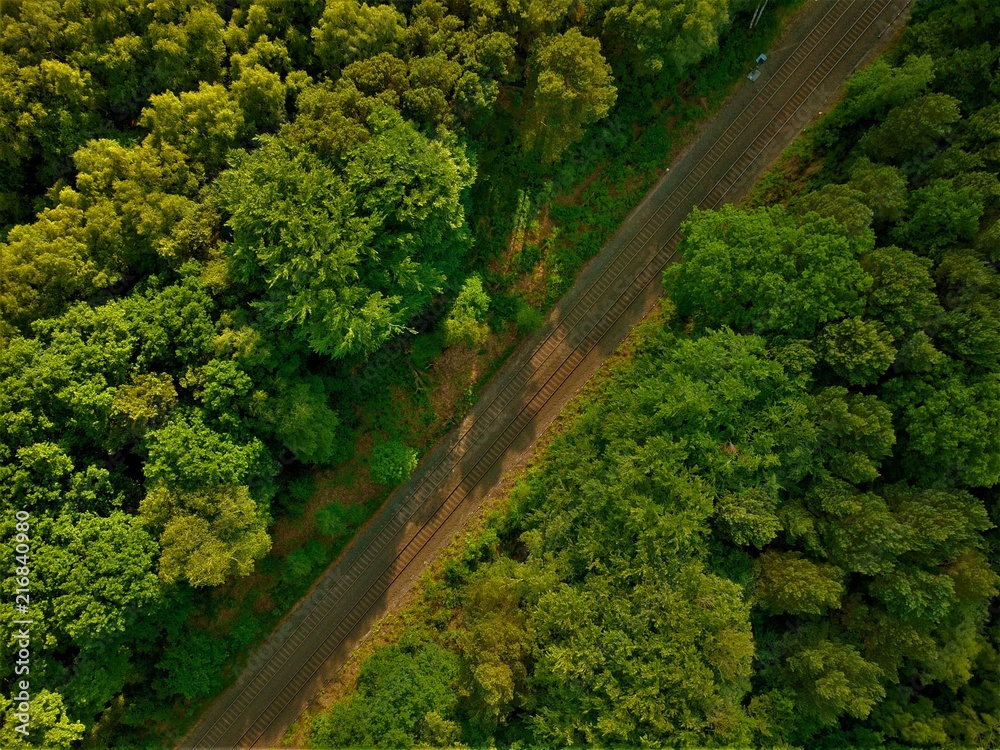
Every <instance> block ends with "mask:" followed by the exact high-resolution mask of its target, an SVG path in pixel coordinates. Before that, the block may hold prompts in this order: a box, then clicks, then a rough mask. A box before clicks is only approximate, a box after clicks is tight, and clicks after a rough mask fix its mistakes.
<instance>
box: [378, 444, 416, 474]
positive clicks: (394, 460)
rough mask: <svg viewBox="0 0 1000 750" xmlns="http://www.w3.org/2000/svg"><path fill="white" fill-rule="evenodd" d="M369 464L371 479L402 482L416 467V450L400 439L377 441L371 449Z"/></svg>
mask: <svg viewBox="0 0 1000 750" xmlns="http://www.w3.org/2000/svg"><path fill="white" fill-rule="evenodd" d="M369 466H370V467H371V472H372V479H374V480H375V481H376V482H378V483H379V484H388V485H390V486H395V485H397V484H402V483H403V482H405V481H406V480H407V479H409V477H410V474H412V473H413V470H414V469H416V468H417V452H416V451H415V450H413V448H410V447H409V446H407V445H405V444H404V443H403V441H401V440H396V439H393V440H386V441H384V442H379V443H377V444H376V445H375V448H374V449H373V450H372V457H371V461H370V463H369Z"/></svg>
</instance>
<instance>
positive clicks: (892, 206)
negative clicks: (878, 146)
mask: <svg viewBox="0 0 1000 750" xmlns="http://www.w3.org/2000/svg"><path fill="white" fill-rule="evenodd" d="M847 185H848V187H851V188H853V189H855V190H857V191H859V192H860V193H861V200H862V201H863V202H864V203H865V205H867V206H868V207H869V208H870V209H871V210H872V212H873V215H874V219H875V222H876V223H878V224H879V225H884V224H887V223H892V222H896V221H899V220H900V219H901V218H902V216H903V213H904V212H905V211H906V195H907V189H906V188H907V185H906V177H905V176H903V174H902V172H900V171H899V170H898V169H897V168H895V167H891V166H888V165H882V164H875V163H873V162H872V161H870V160H869V159H868V158H866V157H861V158H860V159H858V160H857V161H856V162H854V165H853V166H852V167H851V180H850V182H848V183H847Z"/></svg>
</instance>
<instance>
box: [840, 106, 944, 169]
mask: <svg viewBox="0 0 1000 750" xmlns="http://www.w3.org/2000/svg"><path fill="white" fill-rule="evenodd" d="M959 104H960V102H959V101H958V99H956V98H955V97H953V96H948V95H947V94H927V95H926V96H922V97H920V98H919V99H914V100H913V101H912V102H909V103H907V104H904V105H902V106H899V107H896V108H895V109H893V110H892V111H891V112H889V114H888V116H887V117H886V118H885V120H884V121H883V122H882V124H881V125H879V126H878V127H875V128H872V129H871V130H869V131H868V132H867V133H865V135H864V137H862V139H861V141H860V142H859V143H858V146H859V148H860V149H861V150H862V151H863V152H864V153H866V154H867V155H868V156H869V157H873V158H875V159H878V160H880V161H889V162H895V163H897V164H901V163H903V162H906V161H908V160H910V159H920V158H925V157H926V156H927V155H928V153H931V152H933V150H934V148H935V146H936V143H937V141H938V140H939V139H941V138H944V137H946V136H948V135H950V133H951V130H952V125H954V124H955V123H956V122H958V121H959V120H960V119H961V117H962V115H961V112H960V111H959Z"/></svg>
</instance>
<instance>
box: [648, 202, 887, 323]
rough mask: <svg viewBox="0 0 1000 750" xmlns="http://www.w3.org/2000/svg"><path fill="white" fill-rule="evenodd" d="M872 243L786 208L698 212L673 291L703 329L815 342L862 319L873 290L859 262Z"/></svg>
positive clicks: (687, 231) (670, 280)
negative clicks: (827, 327)
mask: <svg viewBox="0 0 1000 750" xmlns="http://www.w3.org/2000/svg"><path fill="white" fill-rule="evenodd" d="M871 249H872V241H871V238H870V236H867V235H861V236H858V237H851V236H849V235H848V234H847V232H846V230H844V229H843V228H841V227H840V226H839V225H838V224H836V223H835V222H834V221H833V220H831V219H823V218H820V217H818V216H816V215H815V214H807V215H806V216H805V217H803V218H801V219H799V220H796V219H795V218H793V217H791V216H789V215H788V213H787V212H786V211H785V210H784V209H783V208H782V207H780V206H778V207H774V208H769V209H762V210H759V211H755V212H745V211H739V210H737V209H735V208H733V207H729V206H726V207H723V208H722V209H721V210H719V211H697V210H696V211H693V212H692V213H691V215H690V217H689V218H688V220H687V222H686V223H685V224H684V239H683V240H682V242H681V246H680V250H681V252H682V253H683V255H684V259H685V262H684V263H683V264H681V265H679V266H675V267H674V268H675V270H674V271H672V272H671V273H670V274H669V275H668V277H667V280H666V282H665V283H667V284H668V285H669V288H670V289H671V291H672V294H673V298H674V300H675V302H676V303H677V312H678V314H679V315H681V316H683V317H690V316H693V317H695V319H696V322H697V324H698V325H699V326H704V327H715V326H723V325H726V326H731V327H732V328H734V329H736V330H737V331H741V332H753V333H761V334H769V335H775V334H784V335H786V336H789V337H792V338H799V337H810V338H811V337H813V336H815V334H816V331H817V330H818V329H819V327H820V326H821V325H823V324H824V323H827V322H835V321H838V320H840V319H842V318H844V317H846V316H849V315H856V314H857V313H859V312H860V310H861V307H862V304H863V302H862V300H863V295H864V294H865V293H866V292H867V291H868V289H869V288H870V287H871V285H872V279H871V277H870V276H869V275H868V274H866V273H865V272H864V269H862V267H861V265H860V264H859V262H858V257H859V256H860V255H861V254H862V253H864V252H867V251H870V250H871Z"/></svg>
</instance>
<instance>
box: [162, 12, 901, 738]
mask: <svg viewBox="0 0 1000 750" xmlns="http://www.w3.org/2000/svg"><path fill="white" fill-rule="evenodd" d="M823 2H824V3H825V5H824V6H823V7H822V9H821V10H820V12H819V15H818V16H817V17H816V18H815V19H813V24H814V25H813V26H812V27H811V29H810V30H809V32H808V35H807V36H806V37H805V39H804V40H802V42H801V43H799V44H796V45H795V47H794V48H793V50H792V51H791V52H790V54H789V56H788V57H787V59H784V60H772V61H769V63H768V64H771V65H772V68H771V69H770V71H769V72H770V75H769V76H768V75H765V76H762V77H761V78H760V79H758V81H757V82H756V84H754V86H755V87H756V88H755V89H754V90H753V91H752V93H751V94H749V95H748V96H744V97H743V98H742V99H740V98H739V97H737V100H736V101H734V104H738V105H739V106H741V107H742V110H741V111H740V112H739V113H738V114H737V115H736V116H735V117H734V118H732V119H731V121H730V122H729V124H728V126H727V127H725V128H724V129H722V130H721V131H720V132H719V133H717V134H716V133H713V132H712V130H711V128H710V129H709V132H708V134H707V135H706V137H712V136H715V140H714V141H711V145H710V147H708V149H707V151H705V153H703V154H700V155H693V154H688V157H692V158H687V157H685V159H682V160H681V162H680V163H679V164H678V166H677V168H675V170H674V172H673V173H671V174H670V175H668V177H669V181H670V182H672V183H673V184H674V185H676V187H675V188H674V189H673V190H671V191H670V192H669V194H668V195H667V197H666V198H665V200H662V201H661V202H659V203H658V204H657V205H656V206H655V207H653V208H652V210H651V212H648V214H649V215H648V216H646V217H642V215H641V213H640V212H639V210H638V209H637V212H636V215H638V216H639V219H638V221H636V222H634V223H635V226H631V225H630V223H629V222H626V225H625V228H623V230H622V231H621V232H620V233H619V235H618V236H617V237H616V240H617V242H615V241H612V242H611V243H609V247H608V248H607V249H606V250H605V251H604V252H603V253H602V257H599V258H598V259H597V260H596V261H595V264H594V266H593V267H592V268H591V269H588V272H585V273H584V274H583V275H582V277H581V279H580V280H579V281H578V282H577V285H576V287H575V288H574V290H573V291H571V292H570V294H568V295H567V298H566V299H565V300H564V301H563V302H562V303H560V305H558V306H557V308H556V310H554V311H553V315H552V316H550V320H549V322H548V323H547V324H546V326H545V327H544V328H543V329H542V331H541V332H540V333H539V335H538V336H536V337H535V339H534V340H533V342H532V343H530V344H528V345H527V346H526V347H524V348H523V349H522V352H521V353H520V354H519V355H515V356H514V357H513V358H512V359H511V361H510V362H508V363H507V365H506V366H505V367H504V368H503V369H502V370H501V371H500V373H498V375H497V377H496V378H495V379H494V381H493V383H491V385H490V387H489V388H487V390H486V391H484V393H483V396H482V398H481V400H480V402H479V403H478V404H477V405H476V407H475V408H474V410H473V414H472V416H471V418H470V419H468V420H466V422H465V423H464V424H463V426H460V427H459V428H456V430H455V431H453V433H452V434H451V435H449V436H448V438H446V440H445V441H444V443H443V445H442V446H440V447H439V448H438V449H436V450H435V451H433V452H432V453H431V454H430V455H428V457H427V458H425V460H424V462H423V464H422V465H421V467H420V469H418V472H417V474H416V475H415V477H414V478H413V479H411V481H410V482H408V483H407V484H406V485H404V486H403V487H402V488H400V490H398V491H397V493H396V495H395V496H394V497H393V499H391V500H390V502H389V503H387V505H386V507H385V508H383V511H382V513H381V515H380V516H379V518H378V519H377V520H376V521H375V522H374V523H373V525H372V526H371V527H370V528H369V529H368V530H366V532H365V533H363V534H362V536H361V538H359V540H358V542H357V543H356V545H355V548H354V549H353V550H352V551H351V553H349V554H348V555H347V556H345V558H344V559H343V560H342V561H341V562H340V563H339V564H338V565H337V566H335V567H334V568H333V569H332V570H331V571H328V572H327V574H326V578H325V580H324V581H323V582H321V583H320V584H319V585H318V586H317V588H316V589H315V590H314V592H313V593H312V594H311V595H310V596H309V597H307V599H306V600H304V601H303V602H302V603H301V604H300V606H299V607H298V611H297V612H296V613H295V615H293V616H292V617H290V618H289V620H288V621H286V623H285V624H284V625H283V626H282V627H281V628H279V630H278V631H277V632H276V634H275V635H273V636H272V638H271V639H270V640H269V642H268V643H267V644H265V647H264V648H263V649H262V651H261V653H260V654H258V657H257V658H256V659H254V660H252V661H251V663H250V664H249V665H248V666H247V669H246V670H245V671H244V674H243V675H241V676H240V678H239V679H238V680H237V681H236V683H235V684H234V685H233V686H231V687H230V689H229V690H227V691H226V692H225V693H223V695H222V696H220V698H219V699H218V700H217V701H216V703H215V704H213V706H211V707H210V708H209V709H208V711H207V712H206V714H205V715H204V716H203V717H202V719H201V721H200V722H199V724H198V725H196V726H195V727H194V729H193V730H192V731H191V732H190V733H189V735H188V736H187V737H186V738H185V739H184V740H183V741H182V743H181V746H182V747H190V748H215V747H220V748H222V747H225V748H236V747H251V746H263V747H267V746H269V743H271V744H273V743H274V742H275V741H276V740H277V738H279V737H280V736H281V734H282V733H283V731H284V729H285V728H286V727H287V725H288V724H289V723H290V720H293V719H294V718H295V717H296V716H297V715H298V713H299V711H300V710H301V708H302V707H303V706H304V705H306V704H307V703H308V702H309V701H310V700H311V699H312V698H313V697H314V695H315V693H316V691H317V690H318V687H319V686H321V685H322V682H323V678H324V676H325V677H329V676H330V675H331V674H333V673H334V672H335V671H336V669H337V668H338V667H339V665H340V664H342V663H343V661H344V657H345V655H346V652H347V651H349V647H350V645H351V643H352V641H356V640H357V639H358V637H359V636H361V635H363V634H364V630H365V626H366V624H370V622H371V620H372V618H373V616H376V615H378V614H379V613H380V610H379V604H380V603H381V602H384V600H385V598H386V596H387V594H388V592H389V591H390V589H391V588H392V587H393V585H394V584H396V583H397V582H399V581H400V580H401V578H403V577H405V576H407V575H409V574H411V573H412V566H414V564H415V562H416V561H418V560H419V559H420V558H421V553H424V552H425V550H428V548H429V545H430V543H431V541H432V539H435V536H436V535H437V534H438V532H439V531H441V530H442V528H443V527H445V526H446V524H448V522H449V521H450V520H452V518H453V516H454V515H455V514H456V511H458V510H459V509H460V508H462V507H463V504H464V503H466V501H467V500H468V499H469V497H470V495H480V496H481V495H482V494H484V488H483V487H482V486H480V484H481V483H483V482H484V479H487V478H488V476H489V475H490V474H491V472H494V471H495V469H496V467H497V466H498V464H499V462H501V461H502V460H503V459H504V456H505V454H506V453H507V452H508V451H509V450H510V449H511V446H512V444H514V442H515V441H516V440H517V439H518V438H519V437H521V436H522V435H523V434H524V432H525V430H526V429H527V428H528V427H529V426H530V425H532V424H533V423H534V422H535V421H537V420H538V418H539V415H540V414H541V413H542V412H543V410H547V411H549V412H551V411H553V408H554V407H558V406H560V405H561V404H562V403H565V401H566V400H568V398H569V397H570V396H571V395H572V392H571V391H573V390H575V389H572V388H569V387H568V386H569V385H570V384H572V383H573V381H574V379H579V378H580V377H581V376H582V377H583V378H584V379H585V377H586V375H587V374H588V373H586V372H583V370H584V369H588V368H584V367H582V366H583V365H584V363H585V362H591V361H592V359H593V356H592V355H594V354H595V352H597V351H598V348H599V347H601V346H603V343H602V342H603V341H604V339H605V337H606V336H607V335H608V334H609V331H611V330H612V329H614V328H616V326H617V327H620V326H621V325H623V324H626V323H628V322H630V321H631V319H632V317H635V316H634V312H635V307H636V304H637V301H640V300H641V298H643V295H645V297H646V298H648V297H649V296H650V294H651V293H654V292H652V291H651V290H654V289H655V287H656V285H657V284H658V279H659V276H660V274H661V272H662V271H663V269H664V268H665V267H666V266H667V265H669V264H670V263H671V262H672V261H673V260H674V258H675V255H676V252H677V250H676V247H677V243H678V242H679V237H680V235H679V227H680V223H681V221H682V220H683V219H684V217H685V216H686V215H687V213H688V211H689V210H690V208H691V207H692V206H694V205H698V206H701V207H703V208H714V207H716V206H718V205H719V204H721V203H722V202H724V201H726V200H727V199H731V197H732V194H733V193H734V191H736V186H738V184H739V183H740V181H741V180H744V178H745V177H746V176H747V175H748V174H749V175H753V174H755V172H754V171H752V170H753V169H754V167H755V166H757V167H758V169H759V166H760V165H759V161H760V160H761V155H762V154H765V153H766V152H767V151H768V149H769V148H771V147H773V146H774V145H775V144H776V142H777V144H778V145H782V144H784V143H786V142H789V141H790V140H791V137H794V135H795V133H796V132H797V128H792V131H793V132H791V133H789V126H788V123H789V122H790V121H791V120H792V119H793V118H794V117H795V116H796V115H797V114H800V113H801V112H802V111H803V108H804V107H805V108H806V109H808V107H807V103H808V102H809V100H810V97H811V96H812V95H813V94H814V92H816V91H817V89H819V88H820V87H821V86H822V85H823V84H824V83H825V82H826V81H827V79H828V78H829V77H830V76H831V75H833V74H837V75H841V78H842V76H843V75H846V72H849V70H847V71H846V72H845V71H844V68H845V67H847V68H850V69H853V67H854V66H856V65H857V64H858V62H860V60H861V59H862V58H863V57H864V54H865V53H867V52H868V49H867V48H865V49H861V47H863V46H864V45H865V44H867V46H868V47H869V48H870V47H871V46H872V44H873V41H872V39H871V38H872V37H874V34H873V33H872V32H873V31H874V30H875V29H877V28H878V27H879V26H881V25H884V24H885V23H886V20H887V18H888V17H889V16H890V15H891V14H892V13H893V11H895V15H899V12H900V11H901V10H902V9H905V8H906V7H907V5H908V4H909V0H823ZM882 32H884V28H883V29H881V30H880V33H879V35H878V36H879V37H881V35H882ZM852 62H853V66H852V65H851V63H852ZM730 106H733V105H730ZM768 112H770V113H771V114H770V116H769V118H768V116H767V113H768ZM762 113H764V114H763V115H762ZM811 114H812V113H811V112H810V113H809V116H810V117H811ZM765 118H767V119H766V121H765ZM772 150H773V149H772ZM689 162H690V163H689ZM720 169H721V170H723V171H722V174H721V176H717V175H718V174H719V171H720ZM713 180H714V181H713ZM648 202H649V201H648V200H647V201H644V205H645V204H646V203H648ZM630 316H631V317H630ZM589 369H593V368H592V366H591V367H589ZM487 483H488V482H487ZM437 541H439V540H435V543H437ZM431 546H433V545H431ZM338 662H339V663H338Z"/></svg>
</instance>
